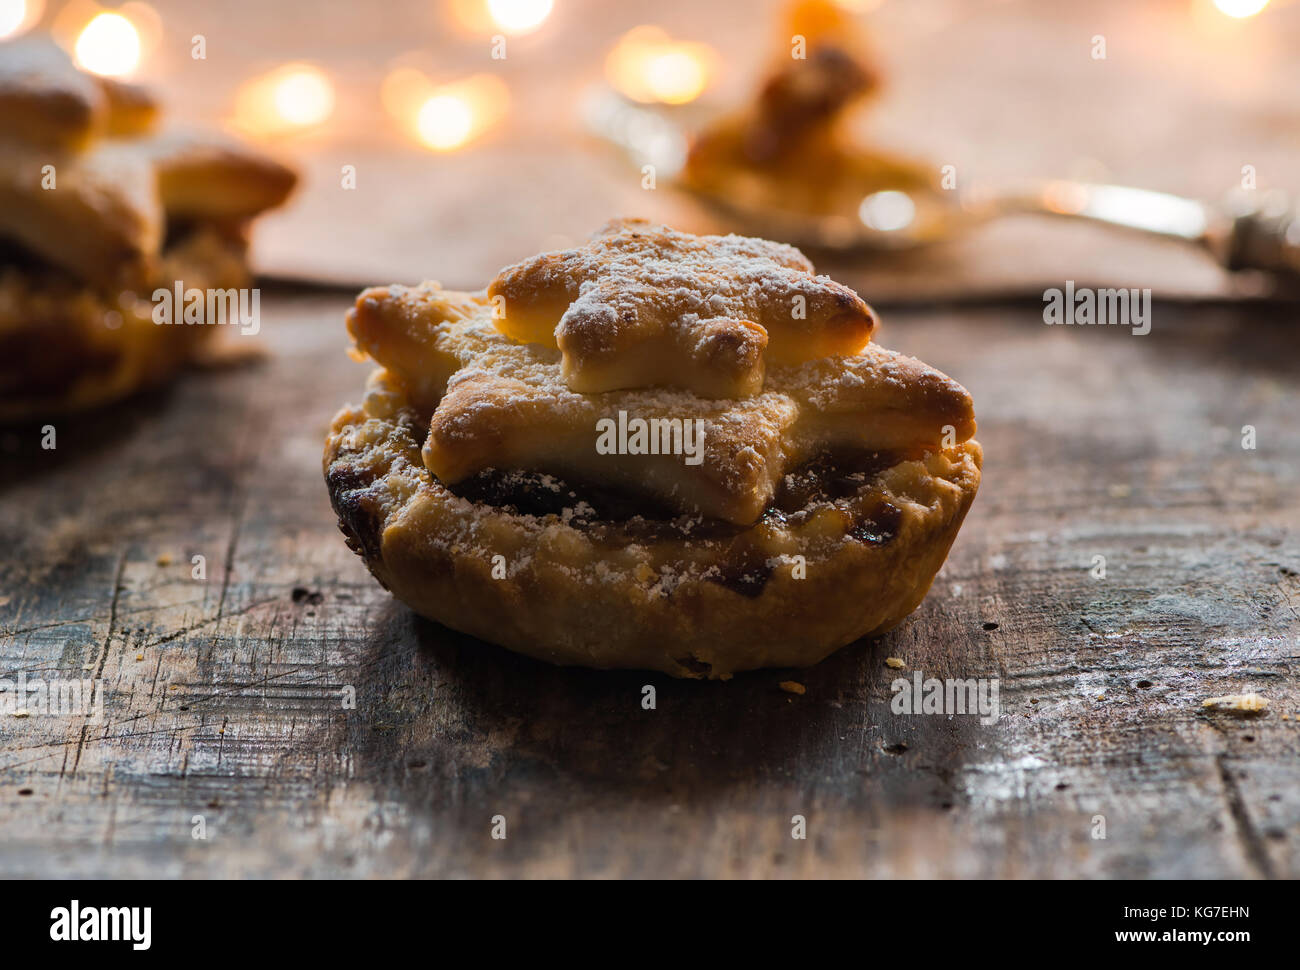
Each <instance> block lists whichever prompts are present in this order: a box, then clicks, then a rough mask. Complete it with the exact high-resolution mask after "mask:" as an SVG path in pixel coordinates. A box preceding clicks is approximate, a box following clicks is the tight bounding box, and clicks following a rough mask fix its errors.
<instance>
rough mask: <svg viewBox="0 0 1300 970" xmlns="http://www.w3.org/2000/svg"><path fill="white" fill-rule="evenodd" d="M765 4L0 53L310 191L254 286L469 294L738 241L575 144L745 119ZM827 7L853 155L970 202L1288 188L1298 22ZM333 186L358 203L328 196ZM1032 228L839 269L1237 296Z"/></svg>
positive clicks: (419, 6) (881, 292) (512, 7)
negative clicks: (260, 150)
mask: <svg viewBox="0 0 1300 970" xmlns="http://www.w3.org/2000/svg"><path fill="white" fill-rule="evenodd" d="M783 6H784V5H783V4H782V3H781V2H780V0H737V2H730V3H727V2H711V3H700V2H698V0H655V2H653V3H639V2H621V3H604V2H596V0H420V2H410V0H391V2H386V3H384V4H382V5H372V4H355V3H343V2H312V3H306V2H291V0H279V2H274V3H269V2H248V0H236V2H231V3H224V4H221V5H219V6H218V5H214V4H211V3H206V2H201V0H192V2H191V0H168V2H161V0H159V2H155V3H152V4H146V3H144V2H141V0H132V2H128V3H125V4H121V5H108V6H98V5H96V4H95V3H93V2H92V0H66V2H65V0H0V35H13V34H16V33H20V32H23V31H26V30H30V29H45V30H52V31H53V33H54V34H55V36H56V38H57V39H58V40H59V41H60V43H62V44H63V45H64V46H65V47H66V48H68V49H69V50H70V51H74V52H75V54H76V56H77V59H78V61H79V62H80V63H81V64H82V65H83V66H84V67H86V68H88V69H91V70H94V71H98V72H102V73H108V74H113V75H116V76H124V77H129V78H132V79H135V80H139V81H142V82H144V83H146V84H148V85H150V86H152V87H153V88H154V89H155V90H156V91H157V92H159V93H160V94H161V95H162V97H163V100H164V109H165V111H166V113H167V116H168V117H170V118H172V119H173V120H175V119H177V118H179V119H183V120H184V121H185V122H186V123H200V124H211V125H220V126H222V127H226V128H229V129H233V130H236V131H239V132H241V133H243V134H244V135H245V136H246V137H249V138H251V139H253V140H255V141H256V142H258V143H260V144H262V145H264V146H265V147H268V148H271V149H273V150H274V151H276V152H277V153H279V154H281V155H283V156H285V157H287V158H288V159H289V160H291V161H292V162H294V163H295V164H297V165H298V166H299V167H300V169H301V171H302V172H303V174H304V184H303V187H302V189H301V190H300V192H299V193H298V195H297V196H296V198H295V199H294V200H293V202H292V203H291V205H290V206H289V207H287V208H286V209H284V210H283V211H279V212H276V213H273V214H271V215H270V216H268V217H267V218H266V219H265V220H263V222H262V224H260V225H259V227H258V232H257V240H256V244H257V249H256V258H255V262H256V265H257V267H258V269H259V270H260V271H261V272H262V273H264V274H270V275H276V276H285V277H293V278H301V279H309V280H317V281H323V282H330V283H337V284H341V285H345V286H351V285H360V284H365V283H373V282H387V281H401V282H411V281H415V280H419V279H424V278H433V279H439V280H441V281H442V282H443V283H445V284H447V285H450V286H463V287H478V286H481V285H483V284H484V282H485V281H486V280H487V279H489V278H490V277H491V276H492V275H493V274H494V273H495V272H496V270H497V269H499V268H500V267H501V266H502V265H504V264H506V263H509V262H512V261H514V260H516V259H519V258H522V257H524V256H526V255H529V254H531V253H534V252H536V251H538V250H539V249H545V248H556V247H558V246H562V245H565V244H567V243H570V242H572V241H575V240H579V239H582V238H583V237H585V236H586V235H587V234H588V233H589V232H591V231H592V230H593V229H594V228H596V227H597V226H599V225H600V224H602V223H603V222H604V221H605V220H606V219H608V218H609V217H610V216H612V215H616V214H618V215H642V216H646V217H649V218H652V219H661V220H665V221H668V222H671V223H673V224H676V225H678V226H680V227H682V228H686V229H691V230H696V231H705V230H708V231H719V230H730V229H743V228H744V227H743V226H735V225H730V224H728V223H727V220H726V219H721V218H719V217H718V216H716V215H715V214H713V213H711V212H709V211H707V210H705V209H703V208H702V207H700V206H699V205H698V204H697V203H695V202H693V201H691V200H690V199H689V198H687V197H686V196H684V195H683V194H681V193H678V192H675V191H673V190H672V189H671V188H670V187H666V186H663V185H660V186H659V187H657V188H656V189H655V190H653V191H648V190H646V189H643V188H642V179H641V172H640V171H639V170H638V169H637V168H636V167H635V166H634V165H632V164H629V162H628V160H627V159H626V158H625V157H624V156H622V155H621V154H620V153H619V152H618V151H616V150H614V149H612V148H611V147H610V146H608V145H606V144H602V143H601V142H600V141H599V140H598V139H596V138H594V137H593V136H592V135H591V134H589V133H588V132H587V131H586V130H585V128H584V125H583V120H582V111H583V105H584V103H585V99H587V98H589V97H590V95H591V92H592V91H593V90H594V89H597V88H599V87H600V86H602V85H605V86H613V87H616V88H620V89H621V90H623V91H624V93H626V94H629V95H631V96H633V97H636V98H639V99H641V100H649V101H659V102H661V103H663V104H664V107H663V110H664V111H665V112H667V113H669V114H670V115H678V116H680V117H681V118H683V119H690V122H691V123H692V124H696V123H699V122H700V121H701V120H702V119H703V120H707V119H708V118H710V117H711V116H713V115H716V114H718V113H721V112H725V111H726V110H728V109H730V108H733V107H735V106H737V105H739V104H742V103H744V102H746V101H747V100H749V99H751V98H752V97H753V94H754V92H755V91H756V89H757V87H758V85H759V84H760V82H761V79H762V77H763V76H764V74H765V72H767V71H768V70H769V69H770V68H771V65H772V64H773V62H774V59H776V58H779V57H780V56H782V55H783V54H784V55H787V56H788V49H789V38H788V37H783V36H782V35H781V29H780V26H779V25H780V14H781V10H782V7H783ZM840 6H841V7H843V8H844V9H845V11H847V12H848V13H849V14H850V15H851V16H853V17H854V18H855V19H856V20H857V21H858V22H859V23H860V24H861V26H862V28H863V29H864V30H865V32H866V35H867V37H868V38H869V42H870V47H871V49H872V50H873V51H874V58H875V61H876V65H877V67H878V69H879V71H880V73H881V75H882V77H883V80H884V83H883V86H882V89H881V91H880V93H879V94H878V95H877V96H876V97H874V98H873V99H872V100H871V101H870V103H869V104H867V105H866V106H865V107H864V108H863V109H862V110H861V111H860V112H857V113H856V114H855V116H854V117H853V118H852V120H851V122H850V124H851V126H852V127H853V129H854V133H855V135H857V136H859V137H860V138H861V140H862V141H863V142H864V143H866V144H870V145H873V146H880V147H882V148H885V149H887V150H889V151H891V152H899V153H901V154H904V155H907V156H911V157H914V158H918V159H924V160H926V162H927V163H930V164H933V166H934V167H935V168H936V169H938V168H939V167H940V166H945V165H952V166H955V170H956V172H957V173H958V178H959V180H960V181H961V182H962V184H963V185H966V186H969V185H973V184H980V183H984V182H991V181H998V180H1005V179H1009V178H1016V177H1021V176H1025V177H1073V178H1085V179H1090V180H1106V181H1112V182H1117V183H1123V184H1128V185H1136V186H1142V187H1146V188H1152V189H1159V190H1163V191H1168V192H1174V193H1179V194H1184V195H1188V196H1192V197H1198V198H1203V199H1217V198H1220V197H1221V196H1222V195H1223V194H1224V193H1225V192H1226V191H1228V190H1230V189H1232V188H1234V187H1236V186H1237V185H1238V184H1239V183H1240V182H1241V179H1242V172H1243V167H1244V166H1251V167H1252V171H1253V173H1254V175H1255V178H1256V179H1257V183H1258V187H1259V189H1260V190H1262V191H1265V190H1268V189H1269V188H1284V189H1290V190H1294V189H1297V188H1300V185H1298V184H1297V182H1300V167H1298V166H1297V165H1296V161H1297V157H1298V156H1300V150H1298V149H1300V57H1297V56H1296V51H1297V50H1300V3H1296V2H1292V0H1271V2H1268V0H1146V2H1136V3H1135V2H1127V0H1095V2H1089V3H1086V4H1080V3H1073V2H1069V0H906V2H904V0H843V3H841V4H840ZM647 28H657V30H653V29H647ZM633 31H635V33H632V34H629V32H633ZM1098 38H1101V39H1102V40H1101V48H1100V50H1101V52H1102V53H1103V54H1104V56H1103V57H1098V56H1097V54H1098V51H1099V45H1098ZM199 54H202V57H198V56H197V55H199ZM345 166H354V167H355V169H354V170H355V188H344V187H343V181H344V173H345V171H346V169H345ZM1038 222H1039V221H1038V220H1028V221H1026V220H1022V219H1012V220H1004V221H1003V222H1000V223H998V224H995V225H991V226H988V227H986V228H984V229H981V230H980V231H979V232H978V233H976V234H975V235H974V236H972V237H970V238H967V239H963V240H962V241H960V242H956V243H953V244H949V245H945V246H940V247H938V248H937V249H934V250H931V251H927V252H926V253H924V254H922V255H919V256H918V255H912V256H909V257H906V258H893V257H891V258H888V259H886V258H883V257H881V258H876V259H871V258H866V259H858V260H853V261H852V265H850V266H847V267H837V268H836V271H837V272H841V273H845V274H846V275H848V277H849V279H850V280H851V281H852V282H855V283H857V284H858V285H859V286H861V287H863V288H865V289H866V290H867V291H866V292H864V295H865V296H867V298H868V299H873V298H875V299H878V300H879V299H882V298H883V299H886V300H887V299H894V298H897V299H907V298H911V297H928V296H952V295H958V294H972V293H974V294H978V293H999V294H1005V293H1006V292H1008V291H1024V292H1026V293H1029V292H1033V291H1035V290H1037V291H1040V292H1041V289H1042V288H1043V287H1044V286H1045V285H1048V284H1049V283H1051V282H1053V281H1055V282H1057V283H1058V284H1059V281H1060V280H1061V279H1064V278H1076V279H1084V278H1090V279H1093V280H1095V281H1096V282H1099V283H1113V284H1121V283H1123V284H1126V285H1135V286H1151V287H1154V288H1155V289H1156V291H1157V293H1164V294H1170V295H1189V296H1206V295H1228V294H1231V293H1234V292H1238V291H1239V289H1240V287H1239V286H1238V284H1236V283H1234V282H1233V281H1231V280H1229V279H1228V277H1227V276H1226V274H1224V273H1223V272H1222V271H1221V270H1220V269H1219V268H1218V267H1217V266H1215V265H1214V264H1213V262H1211V261H1209V260H1208V259H1205V258H1203V257H1201V256H1200V255H1199V254H1197V253H1195V252H1189V251H1188V250H1186V249H1185V248H1183V247H1180V246H1177V245H1168V244H1162V243H1158V242H1157V243H1152V242H1150V241H1149V240H1141V239H1133V238H1130V237H1127V236H1124V235H1122V234H1116V233H1114V232H1111V231H1108V230H1098V229H1095V228H1093V227H1082V228H1081V227H1077V226H1068V227H1066V226H1059V225H1055V224H1053V225H1051V226H1048V227H1044V226H1042V225H1039V224H1038ZM1019 223H1027V224H1024V225H1021V224H1019ZM1135 267H1136V269H1135Z"/></svg>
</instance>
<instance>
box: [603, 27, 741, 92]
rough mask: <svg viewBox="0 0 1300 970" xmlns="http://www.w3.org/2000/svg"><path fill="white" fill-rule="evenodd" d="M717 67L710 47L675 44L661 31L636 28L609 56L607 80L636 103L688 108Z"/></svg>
mask: <svg viewBox="0 0 1300 970" xmlns="http://www.w3.org/2000/svg"><path fill="white" fill-rule="evenodd" d="M716 63H717V55H716V53H715V52H714V50H713V48H711V47H709V46H708V45H707V44H698V43H690V42H686V41H675V40H673V39H672V38H671V37H669V36H668V34H666V33H665V32H664V31H663V30H661V29H659V28H658V27H635V28H633V29H632V30H629V31H628V32H627V33H626V34H624V35H623V36H622V37H621V38H620V39H619V41H618V43H617V44H616V45H615V46H614V49H613V50H612V51H610V52H609V56H608V57H607V58H606V59H605V76H606V77H607V78H608V79H609V82H610V83H611V84H613V85H614V87H615V88H617V89H618V90H619V91H620V92H621V93H622V94H624V95H626V96H627V97H629V98H631V99H632V100H634V101H640V102H643V103H649V102H655V101H658V102H662V103H664V104H685V103H686V102H688V101H694V100H695V99H696V98H698V97H699V96H700V95H701V94H703V93H704V89H705V88H707V87H708V85H709V81H710V80H711V79H712V77H713V74H714V69H715V65H716Z"/></svg>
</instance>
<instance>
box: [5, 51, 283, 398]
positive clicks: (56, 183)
mask: <svg viewBox="0 0 1300 970" xmlns="http://www.w3.org/2000/svg"><path fill="white" fill-rule="evenodd" d="M158 114H159V110H158V104H157V102H156V100H155V99H154V98H153V96H152V95H151V94H150V93H149V92H148V91H147V90H146V89H144V88H141V87H139V86H137V85H133V84H129V83H126V82H122V81H113V80H108V79H104V78H97V77H94V76H92V75H89V74H85V73H82V72H81V71H79V70H77V68H76V67H74V66H73V64H72V63H71V61H69V59H68V57H67V55H66V54H64V53H63V51H62V50H61V49H60V48H58V47H57V46H56V45H55V44H54V43H52V42H51V41H49V40H47V39H44V38H39V37H25V38H23V39H21V40H17V41H11V42H8V43H3V44H0V420H22V419H28V418H38V417H46V416H49V415H51V414H54V413H57V412H60V411H66V410H70V409H76V408H84V407H89V406H93V405H96V404H100V403H103V402H106V401H110V400H113V399H116V398H119V397H123V396H125V395H127V394H130V393H131V392H133V391H136V390H138V389H140V388H142V387H145V386H148V385H151V384H154V383H157V382H159V381H161V380H163V379H165V378H167V377H168V376H170V375H171V374H173V373H174V372H175V371H176V370H177V369H179V368H180V367H181V366H183V365H184V364H185V363H187V362H188V361H190V360H191V359H194V358H195V357H196V356H198V355H199V354H200V353H201V351H202V350H203V348H204V347H205V345H207V344H208V342H209V339H210V337H211V335H212V332H213V331H214V330H215V328H214V327H210V326H188V325H182V326H161V325H159V324H158V323H157V322H155V319H154V312H153V311H154V308H155V307H154V304H153V302H152V295H153V294H154V293H155V291H156V290H159V289H162V290H167V291H169V292H170V291H172V290H173V288H174V287H176V286H177V284H183V288H184V290H185V291H186V292H189V291H191V290H200V291H208V292H211V291H216V290H220V291H233V290H237V289H239V288H242V287H246V286H248V285H249V274H248V268H247V264H246V252H247V226H248V223H249V221H250V220H251V219H252V218H253V217H254V216H255V215H257V214H258V213H259V212H261V211H263V210H265V209H268V208H271V207H272V206H276V205H278V204H280V203H281V202H283V201H284V199H285V198H286V197H287V196H288V194H289V192H290V190H291V189H292V188H293V186H294V183H295V181H296V176H295V175H294V173H293V172H292V171H290V170H289V169H287V168H285V167H284V166H283V165H281V164H279V163H278V162H275V161H272V160H271V159H268V158H265V157H263V156H261V155H260V154H258V153H255V152H252V151H250V150H249V149H246V148H243V147H240V146H238V145H236V144H231V143H227V142H225V141H224V140H222V139H220V138H218V137H213V136H208V135H202V136H200V135H193V134H185V133H180V132H157V131H155V127H156V124H157V118H158ZM177 316H179V312H178V314H177ZM177 322H181V321H179V320H178V321H177Z"/></svg>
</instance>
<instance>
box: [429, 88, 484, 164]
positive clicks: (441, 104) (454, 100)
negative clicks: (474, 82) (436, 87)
mask: <svg viewBox="0 0 1300 970" xmlns="http://www.w3.org/2000/svg"><path fill="white" fill-rule="evenodd" d="M415 127H416V130H417V131H418V132H419V133H420V140H421V141H422V142H424V143H425V144H426V145H428V146H429V147H430V148H432V149H435V150H436V151H440V152H447V151H451V150H452V149H453V148H459V147H460V146H461V145H463V144H465V142H467V141H469V137H470V135H471V134H472V133H473V131H474V109H473V108H472V107H470V104H469V102H468V101H466V100H465V99H464V98H462V97H458V96H457V95H454V94H435V95H434V96H433V97H431V98H430V99H429V100H428V101H426V102H424V104H423V105H422V106H421V107H420V111H419V113H418V114H417V115H416V118H415Z"/></svg>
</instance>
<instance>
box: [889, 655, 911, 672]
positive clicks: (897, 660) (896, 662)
mask: <svg viewBox="0 0 1300 970" xmlns="http://www.w3.org/2000/svg"><path fill="white" fill-rule="evenodd" d="M885 666H886V667H893V668H894V669H895V670H901V669H902V668H904V667H906V666H907V661H906V660H904V659H903V658H902V657H886V658H885Z"/></svg>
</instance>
